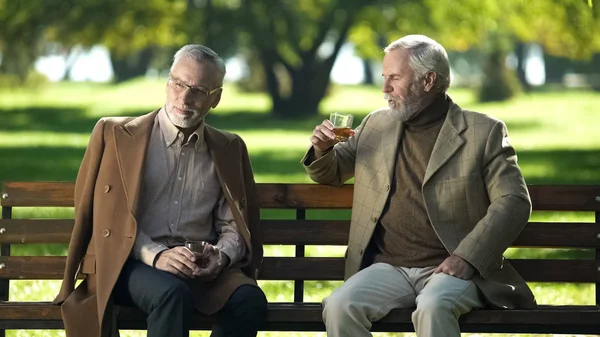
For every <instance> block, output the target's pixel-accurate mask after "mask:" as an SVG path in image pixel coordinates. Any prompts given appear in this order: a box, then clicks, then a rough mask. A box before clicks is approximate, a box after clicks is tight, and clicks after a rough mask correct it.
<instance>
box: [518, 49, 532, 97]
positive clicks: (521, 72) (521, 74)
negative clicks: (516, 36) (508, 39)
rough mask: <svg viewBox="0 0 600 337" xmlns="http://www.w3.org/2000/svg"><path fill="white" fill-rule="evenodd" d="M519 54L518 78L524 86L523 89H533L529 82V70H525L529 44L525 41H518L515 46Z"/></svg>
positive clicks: (526, 90)
mask: <svg viewBox="0 0 600 337" xmlns="http://www.w3.org/2000/svg"><path fill="white" fill-rule="evenodd" d="M515 54H516V56H517V78H518V79H519V83H520V84H521V87H522V88H523V91H525V92H529V91H531V85H530V84H529V82H527V72H526V70H525V61H526V59H527V45H526V44H525V43H523V42H517V44H516V46H515Z"/></svg>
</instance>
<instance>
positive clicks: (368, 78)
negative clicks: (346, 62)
mask: <svg viewBox="0 0 600 337" xmlns="http://www.w3.org/2000/svg"><path fill="white" fill-rule="evenodd" d="M362 61H363V75H364V78H363V84H364V85H375V77H374V76H373V69H372V68H371V60H368V59H363V60H362Z"/></svg>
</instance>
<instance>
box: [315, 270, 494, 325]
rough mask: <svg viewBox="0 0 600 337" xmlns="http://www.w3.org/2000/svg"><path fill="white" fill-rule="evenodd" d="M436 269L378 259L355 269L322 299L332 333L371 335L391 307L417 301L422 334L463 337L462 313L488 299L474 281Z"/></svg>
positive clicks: (414, 316)
mask: <svg viewBox="0 0 600 337" xmlns="http://www.w3.org/2000/svg"><path fill="white" fill-rule="evenodd" d="M435 268H436V267H426V268H403V267H394V266H391V265H389V264H386V263H376V264H373V265H371V266H369V267H367V268H365V269H363V270H361V271H360V272H358V273H356V274H355V275H353V276H352V277H351V278H349V279H348V280H347V281H346V282H345V283H344V284H343V285H342V286H341V287H339V288H338V289H336V290H335V291H334V292H333V293H332V294H331V296H329V297H327V298H325V299H323V321H324V322H325V327H326V329H327V336H328V337H362V336H365V337H367V336H372V335H371V333H370V332H369V329H370V328H371V325H372V324H371V322H374V321H377V320H379V319H381V318H383V317H384V316H385V315H387V314H388V313H389V312H390V311H391V310H392V309H397V308H404V309H407V308H415V306H416V310H415V311H414V312H413V314H412V322H413V325H414V327H415V331H416V333H417V336H419V337H444V336H452V337H459V336H460V327H459V325H458V318H459V317H460V315H462V314H465V313H467V312H469V311H471V310H472V309H474V308H480V307H483V301H482V300H481V298H480V297H479V293H478V291H477V286H476V285H475V283H474V282H473V281H471V280H461V279H459V278H456V277H453V276H450V275H447V274H444V273H439V274H434V273H433V271H434V270H435Z"/></svg>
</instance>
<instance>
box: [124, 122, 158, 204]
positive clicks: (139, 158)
mask: <svg viewBox="0 0 600 337" xmlns="http://www.w3.org/2000/svg"><path fill="white" fill-rule="evenodd" d="M158 111H159V110H156V111H154V112H152V113H150V114H147V115H144V116H141V117H138V118H135V119H133V120H132V121H130V122H129V123H127V124H125V125H124V126H120V125H115V126H114V128H115V130H114V135H115V152H116V153H117V160H118V164H119V172H120V173H121V181H122V182H123V186H124V189H125V196H126V197H127V205H128V206H129V210H130V211H131V213H132V214H133V215H134V216H135V214H136V211H137V205H138V200H139V198H138V192H139V187H140V181H141V178H142V167H143V165H144V158H146V149H147V148H148V141H149V139H150V134H151V131H152V126H153V125H154V118H155V117H156V114H157V113H158Z"/></svg>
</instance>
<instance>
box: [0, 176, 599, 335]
mask: <svg viewBox="0 0 600 337" xmlns="http://www.w3.org/2000/svg"><path fill="white" fill-rule="evenodd" d="M352 188H353V187H352V186H351V185H346V186H344V187H341V188H340V187H330V186H320V185H312V184H259V186H258V190H259V195H260V205H261V207H262V208H263V209H271V208H273V209H288V210H290V211H289V212H290V214H291V215H292V216H291V217H293V218H294V219H292V220H268V219H264V220H263V222H264V239H265V245H292V246H295V257H265V259H264V267H263V271H262V273H261V274H260V279H262V280H291V281H293V282H294V302H292V303H270V304H269V311H268V315H267V320H266V323H265V324H264V326H263V328H262V330H272V331H324V325H323V323H322V320H321V305H320V303H308V302H304V301H303V297H304V296H303V295H304V281H305V280H342V279H343V271H344V261H343V259H342V258H334V257H305V248H306V246H307V245H345V244H346V243H347V240H348V231H349V221H348V220H308V219H310V218H321V219H322V215H323V214H325V212H321V213H318V212H319V211H318V210H322V209H346V210H347V209H349V208H351V205H352ZM73 189H74V185H73V183H68V182H28V183H18V182H9V183H5V184H4V189H3V192H2V199H1V205H2V220H0V221H1V222H0V243H1V245H2V246H1V253H2V254H1V257H0V300H1V301H2V302H1V304H0V332H1V333H2V336H3V335H4V330H6V329H62V328H63V324H62V321H61V314H60V308H59V307H58V306H54V305H52V304H51V303H48V302H15V301H11V300H10V298H11V295H13V294H9V282H10V280H27V279H35V280H51V279H53V280H57V279H61V278H62V275H63V268H64V263H65V257H64V256H11V254H10V251H11V246H12V245H19V244H23V243H37V244H39V243H67V242H68V241H69V238H70V235H71V230H72V227H73V220H72V219H13V218H12V213H13V210H15V208H18V207H72V206H73ZM529 191H530V193H531V197H532V200H533V209H534V210H535V211H559V212H565V211H585V212H592V213H588V214H594V215H593V216H592V218H593V219H595V220H594V222H589V223H581V222H577V223H574V222H568V223H558V222H552V223H549V222H530V223H529V224H528V226H527V227H526V228H525V230H524V231H523V233H522V234H521V235H520V236H519V238H518V239H517V240H516V241H515V242H514V246H515V247H535V248H575V249H581V248H587V249H591V251H593V253H591V254H588V255H587V257H583V258H572V259H514V260H511V263H512V264H513V266H514V267H515V268H516V269H517V270H518V271H519V273H520V274H521V275H522V276H523V277H524V278H525V279H526V280H527V281H529V282H558V283H591V284H595V286H596V290H595V300H593V299H590V300H591V301H590V302H593V303H594V304H595V305H552V306H550V305H540V306H539V308H537V309H535V310H492V309H481V310H475V311H473V312H471V313H469V314H467V315H464V316H463V317H461V319H460V324H461V328H462V330H463V331H465V332H483V333H485V332H496V333H569V334H600V186H529ZM315 210H317V211H315ZM266 213H267V212H265V214H266ZM294 213H295V214H294ZM330 213H331V212H330ZM347 213H348V212H347V211H346V215H347ZM315 214H316V215H315ZM319 214H321V216H319ZM307 218H308V219H307ZM591 251H588V252H591ZM584 255H585V254H584ZM53 295H54V294H53ZM592 300H593V301H592ZM411 311H412V310H394V311H392V312H391V313H390V314H389V315H388V316H386V317H385V318H383V319H382V320H380V321H379V322H376V323H375V324H374V325H373V331H388V332H405V331H406V332H408V331H414V330H413V326H412V323H411V321H410V317H411ZM210 324H211V319H210V318H208V317H204V316H202V315H200V314H198V317H197V318H196V319H195V320H194V326H193V328H194V329H196V330H209V329H210V326H211V325H210ZM119 328H120V329H145V318H144V316H143V315H142V314H141V313H140V312H138V311H137V310H133V309H131V308H123V310H121V311H120V315H119Z"/></svg>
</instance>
